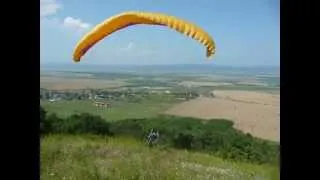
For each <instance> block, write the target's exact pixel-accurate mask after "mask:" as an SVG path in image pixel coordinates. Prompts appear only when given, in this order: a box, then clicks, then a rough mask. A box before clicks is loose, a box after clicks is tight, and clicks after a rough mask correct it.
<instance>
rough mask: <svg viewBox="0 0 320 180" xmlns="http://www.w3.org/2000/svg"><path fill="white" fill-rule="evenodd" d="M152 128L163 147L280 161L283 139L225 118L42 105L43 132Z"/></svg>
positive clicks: (140, 132)
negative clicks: (104, 113) (108, 115)
mask: <svg viewBox="0 0 320 180" xmlns="http://www.w3.org/2000/svg"><path fill="white" fill-rule="evenodd" d="M150 129H156V130H158V131H159V133H160V139H159V142H158V146H159V148H163V149H166V148H177V149H187V150H190V151H199V152H205V153H210V154H214V155H217V156H219V157H222V158H225V159H232V160H237V161H247V162H252V163H269V164H275V163H278V159H279V143H276V142H270V141H267V140H262V139H259V138H255V137H253V136H251V135H250V134H245V133H243V132H241V131H239V130H236V129H234V128H233V122H231V121H228V120H224V119H215V120H206V121H204V120H201V119H195V118H184V117H175V116H159V117H156V118H144V119H126V120H120V121H113V122H108V121H106V120H105V119H103V118H101V117H100V116H96V115H91V114H88V113H83V114H74V115H71V116H70V117H68V118H65V119H64V118H61V117H58V116H57V115H56V114H48V113H47V112H46V111H45V109H43V108H42V107H41V106H40V130H41V136H44V135H46V134H57V133H58V134H96V135H103V136H131V137H134V138H136V139H139V140H142V141H144V140H145V137H146V135H147V134H148V133H149V131H150Z"/></svg>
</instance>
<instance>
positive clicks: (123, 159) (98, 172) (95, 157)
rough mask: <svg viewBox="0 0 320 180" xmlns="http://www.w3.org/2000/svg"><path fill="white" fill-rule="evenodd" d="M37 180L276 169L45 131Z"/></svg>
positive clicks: (261, 175)
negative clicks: (39, 178) (49, 133)
mask: <svg viewBox="0 0 320 180" xmlns="http://www.w3.org/2000/svg"><path fill="white" fill-rule="evenodd" d="M40 172H41V179H59V180H60V179H77V180H90V179H112V180H117V179H161V180H162V179H170V180H172V179H181V180H184V179H201V180H205V179H213V178H214V179H246V180H247V179H279V169H278V167H276V166H271V165H252V164H246V163H239V162H237V163H236V162H231V161H225V160H222V159H219V158H216V157H213V156H210V155H207V154H201V153H195V152H188V151H184V150H174V149H170V148H161V147H158V148H148V147H147V146H145V145H144V144H143V143H142V142H140V141H137V140H134V139H130V138H123V137H117V138H111V137H101V136H92V135H49V136H45V137H43V138H42V140H41V171H40Z"/></svg>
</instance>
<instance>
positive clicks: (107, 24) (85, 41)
mask: <svg viewBox="0 0 320 180" xmlns="http://www.w3.org/2000/svg"><path fill="white" fill-rule="evenodd" d="M136 24H147V25H161V26H167V27H169V28H171V29H174V30H176V31H177V32H180V33H181V34H184V35H186V36H189V37H191V38H192V39H195V40H197V41H199V42H200V43H201V44H203V45H204V46H205V47H206V50H207V54H206V55H207V57H208V58H209V57H211V56H212V55H213V54H215V43H214V41H213V40H212V38H211V37H210V35H209V34H208V33H206V32H205V31H204V30H202V29H201V28H200V27H197V26H196V25H194V24H192V23H190V22H187V21H185V20H182V19H179V18H177V17H174V16H170V15H166V14H162V13H151V12H136V11H131V12H124V13H121V14H118V15H115V16H112V17H110V18H108V19H106V20H105V21H103V22H102V23H101V24H98V25H97V26H96V27H94V28H93V30H91V31H90V32H88V33H87V34H86V35H85V36H84V37H83V38H82V39H81V40H80V41H79V43H78V44H77V45H76V48H75V50H74V53H73V60H74V61H75V62H78V61H80V59H81V57H82V56H83V55H84V54H85V53H86V52H87V51H88V50H89V49H90V48H91V47H92V46H93V45H94V44H96V43H97V42H99V41H100V40H102V39H103V38H105V37H107V36H108V35H110V34H112V33H113V32H116V31H118V30H120V29H123V28H126V27H128V26H131V25H136Z"/></svg>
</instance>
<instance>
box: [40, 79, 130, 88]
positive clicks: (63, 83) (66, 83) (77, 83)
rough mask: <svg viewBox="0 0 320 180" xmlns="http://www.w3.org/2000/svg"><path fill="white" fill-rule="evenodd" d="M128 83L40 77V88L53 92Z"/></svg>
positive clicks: (116, 85)
mask: <svg viewBox="0 0 320 180" xmlns="http://www.w3.org/2000/svg"><path fill="white" fill-rule="evenodd" d="M126 84H127V83H125V82H122V81H107V80H97V79H89V78H84V79H80V78H63V77H40V86H41V87H42V88H47V89H52V90H66V89H85V88H113V87H121V86H124V85H126Z"/></svg>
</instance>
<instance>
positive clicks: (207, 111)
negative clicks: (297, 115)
mask: <svg viewBox="0 0 320 180" xmlns="http://www.w3.org/2000/svg"><path fill="white" fill-rule="evenodd" d="M214 95H215V98H204V97H202V98H198V99H195V100H191V101H188V102H183V103H180V104H177V105H175V106H174V107H172V108H171V109H169V110H167V111H166V112H165V113H166V114H172V115H178V116H189V117H198V118H204V119H211V118H225V119H230V120H232V121H234V122H235V127H236V128H238V129H240V130H242V131H244V132H249V133H251V134H252V135H254V136H257V137H260V138H264V139H270V140H275V141H280V95H279V94H269V93H263V92H251V91H214Z"/></svg>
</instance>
